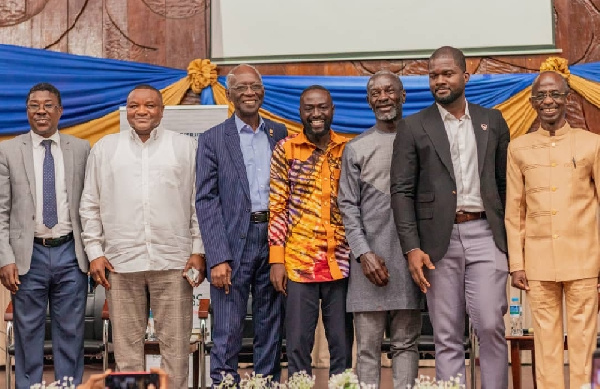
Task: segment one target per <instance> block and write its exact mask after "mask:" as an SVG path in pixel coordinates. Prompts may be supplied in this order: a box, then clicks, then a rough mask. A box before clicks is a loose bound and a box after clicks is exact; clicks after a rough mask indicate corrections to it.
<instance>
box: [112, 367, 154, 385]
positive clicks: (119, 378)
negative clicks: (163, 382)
mask: <svg viewBox="0 0 600 389" xmlns="http://www.w3.org/2000/svg"><path fill="white" fill-rule="evenodd" d="M104 382H105V387H106V389H129V388H134V389H158V388H159V387H160V386H159V378H158V374H156V373H149V372H145V371H134V372H117V373H111V374H109V375H107V376H106V379H105V381H104Z"/></svg>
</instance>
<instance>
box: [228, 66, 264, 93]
mask: <svg viewBox="0 0 600 389" xmlns="http://www.w3.org/2000/svg"><path fill="white" fill-rule="evenodd" d="M248 73H250V74H255V75H256V76H258V79H259V81H260V83H261V84H262V76H261V75H260V73H259V72H258V70H257V69H256V68H255V67H254V66H252V65H248V64H247V63H243V64H240V65H237V66H236V67H234V68H233V69H231V70H230V71H229V73H227V78H226V79H225V85H227V88H230V87H231V84H232V83H233V80H234V79H235V77H236V76H237V75H239V74H248Z"/></svg>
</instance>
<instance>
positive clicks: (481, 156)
mask: <svg viewBox="0 0 600 389" xmlns="http://www.w3.org/2000/svg"><path fill="white" fill-rule="evenodd" d="M478 108H479V107H477V106H474V105H473V104H469V113H470V114H471V123H473V132H474V133H475V142H476V144H477V166H478V167H479V175H480V176H481V172H482V171H483V164H484V162H485V153H486V151H487V144H488V133H489V129H488V128H489V124H490V123H489V117H488V115H487V113H486V112H485V111H483V110H480V109H478Z"/></svg>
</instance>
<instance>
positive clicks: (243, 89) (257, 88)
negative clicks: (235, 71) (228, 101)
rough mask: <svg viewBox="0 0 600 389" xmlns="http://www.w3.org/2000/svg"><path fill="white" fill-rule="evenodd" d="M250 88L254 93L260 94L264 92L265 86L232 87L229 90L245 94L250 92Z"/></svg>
mask: <svg viewBox="0 0 600 389" xmlns="http://www.w3.org/2000/svg"><path fill="white" fill-rule="evenodd" d="M248 88H250V89H251V90H252V92H260V91H262V90H263V84H251V85H237V86H232V87H231V88H229V89H231V90H232V91H234V92H236V93H244V92H246V91H247V90H248Z"/></svg>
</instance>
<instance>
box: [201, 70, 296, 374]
mask: <svg viewBox="0 0 600 389" xmlns="http://www.w3.org/2000/svg"><path fill="white" fill-rule="evenodd" d="M264 93H265V91H264V87H263V84H262V79H261V76H260V74H259V73H258V71H257V70H256V69H255V68H253V67H252V66H250V65H245V64H242V65H239V66H236V67H235V68H233V69H232V70H231V71H230V72H229V74H228V75H227V98H228V99H229V101H230V102H231V104H233V107H234V109H235V113H234V115H233V116H232V117H230V118H229V119H227V120H225V121H224V122H223V123H221V124H219V125H217V126H215V127H213V128H211V129H209V130H208V131H206V132H205V133H203V134H202V135H200V137H199V139H198V154H197V169H196V175H197V176H196V185H197V192H196V193H197V195H196V209H197V212H198V222H199V223H200V230H201V232H202V236H203V237H204V245H205V250H206V261H207V267H208V269H210V270H209V271H208V279H209V280H210V283H211V285H210V298H211V305H212V308H213V323H214V328H213V335H212V336H213V342H214V346H213V348H212V350H211V355H210V376H211V378H212V380H213V385H218V383H220V382H221V380H222V379H223V376H222V375H221V373H225V374H228V373H229V374H231V375H232V376H233V377H234V379H235V381H236V382H239V380H240V377H239V375H238V373H237V369H238V354H239V352H240V350H241V348H242V331H243V326H244V317H245V316H246V311H247V302H248V295H249V293H251V294H252V316H253V322H254V329H255V332H254V371H255V372H256V373H260V374H264V375H272V376H273V379H274V381H278V380H279V376H280V371H281V368H280V356H281V336H282V326H283V298H282V296H281V295H280V294H279V293H277V292H276V291H275V289H274V288H273V286H272V285H271V282H270V281H269V271H270V268H269V245H268V242H267V228H268V221H269V212H268V209H269V179H270V176H269V174H270V172H269V168H270V161H271V151H272V150H273V148H274V147H275V144H276V143H277V142H278V141H280V140H281V139H283V138H285V137H286V136H287V130H286V128H285V126H284V125H282V124H279V123H275V122H273V121H271V120H269V119H266V118H262V117H261V116H260V115H259V109H260V107H261V105H262V103H263V98H264Z"/></svg>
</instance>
